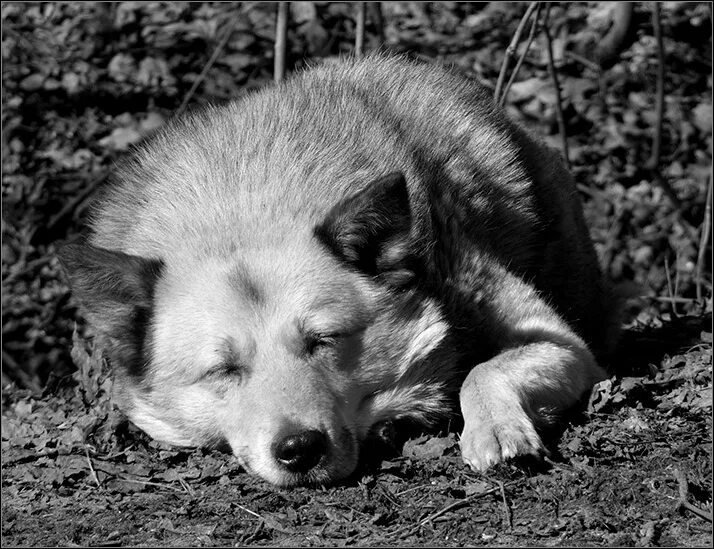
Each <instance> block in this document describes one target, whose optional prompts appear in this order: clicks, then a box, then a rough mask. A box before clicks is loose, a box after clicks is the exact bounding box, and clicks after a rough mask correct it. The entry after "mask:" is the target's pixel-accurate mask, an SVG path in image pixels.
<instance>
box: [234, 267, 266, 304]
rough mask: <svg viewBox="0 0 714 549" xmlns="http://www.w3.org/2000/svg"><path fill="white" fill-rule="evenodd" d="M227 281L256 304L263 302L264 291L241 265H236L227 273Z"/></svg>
mask: <svg viewBox="0 0 714 549" xmlns="http://www.w3.org/2000/svg"><path fill="white" fill-rule="evenodd" d="M228 283H229V284H230V285H231V287H232V288H234V289H235V290H236V291H238V292H240V293H241V294H242V295H243V296H245V297H246V298H247V299H248V300H249V301H251V302H253V303H255V304H256V305H263V304H264V303H265V293H264V291H263V289H262V288H261V287H260V286H258V284H257V283H256V281H255V280H254V279H253V277H251V276H250V274H249V273H248V271H247V270H246V268H245V267H244V266H243V265H238V266H236V267H235V268H234V269H233V270H232V271H231V272H230V273H229V275H228Z"/></svg>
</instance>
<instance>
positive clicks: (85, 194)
mask: <svg viewBox="0 0 714 549" xmlns="http://www.w3.org/2000/svg"><path fill="white" fill-rule="evenodd" d="M108 175H109V170H104V171H103V172H102V173H100V174H99V175H98V176H97V177H95V178H94V179H92V181H90V182H89V183H88V184H87V186H86V187H85V188H84V189H83V190H82V191H80V193H79V194H78V195H76V196H75V197H73V198H72V200H70V201H69V202H67V203H66V204H65V205H64V207H63V208H62V209H61V210H60V211H59V212H57V213H56V214H55V215H54V216H53V217H52V219H50V221H49V223H47V225H46V226H45V230H46V231H47V232H50V231H53V230H54V229H55V228H56V227H57V225H58V224H59V223H60V221H64V218H65V217H67V216H68V215H70V214H72V213H73V212H74V211H75V210H79V208H80V206H81V204H82V203H83V202H84V201H85V200H87V199H88V198H89V196H90V195H91V194H92V193H93V192H94V190H95V189H96V188H97V187H98V186H99V185H101V184H102V183H103V182H104V180H105V179H106V178H107V176H108Z"/></svg>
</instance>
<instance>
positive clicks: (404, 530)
mask: <svg viewBox="0 0 714 549" xmlns="http://www.w3.org/2000/svg"><path fill="white" fill-rule="evenodd" d="M496 492H498V488H491V489H489V490H486V491H484V492H478V493H476V494H471V495H470V496H468V497H465V498H463V499H459V500H456V501H455V502H453V503H451V504H449V505H447V506H446V507H444V508H443V509H440V510H439V511H436V512H435V513H432V514H431V515H429V516H427V517H425V518H423V519H421V520H420V521H419V522H418V523H417V525H416V526H413V527H412V526H409V525H406V526H403V527H401V528H397V529H396V530H394V531H393V532H390V533H389V534H390V535H392V536H395V535H398V534H399V535H400V537H406V536H409V535H411V534H413V533H414V532H417V531H418V530H419V528H421V527H422V526H424V525H425V524H426V523H428V522H431V521H433V520H434V519H436V518H438V517H440V516H442V515H444V514H446V513H448V512H449V511H453V510H455V509H460V508H461V507H463V506H464V505H468V504H469V503H471V502H472V501H474V500H476V499H478V498H480V497H483V496H488V495H490V494H495V493H496Z"/></svg>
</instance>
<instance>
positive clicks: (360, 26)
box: [355, 2, 365, 59]
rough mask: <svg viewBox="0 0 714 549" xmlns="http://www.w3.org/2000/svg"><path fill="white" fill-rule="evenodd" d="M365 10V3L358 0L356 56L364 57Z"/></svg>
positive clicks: (358, 57)
mask: <svg viewBox="0 0 714 549" xmlns="http://www.w3.org/2000/svg"><path fill="white" fill-rule="evenodd" d="M364 12H365V3H364V2H357V28H356V29H355V57H357V59H361V58H362V57H364Z"/></svg>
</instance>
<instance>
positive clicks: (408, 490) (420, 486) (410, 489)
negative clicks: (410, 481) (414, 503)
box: [394, 484, 432, 497]
mask: <svg viewBox="0 0 714 549" xmlns="http://www.w3.org/2000/svg"><path fill="white" fill-rule="evenodd" d="M431 487H432V485H431V484H421V485H419V486H412V487H411V488H407V489H406V490H402V491H401V492H397V493H396V494H394V495H395V497H401V496H403V495H404V494H408V493H409V492H414V491H416V490H421V489H422V488H431Z"/></svg>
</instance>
